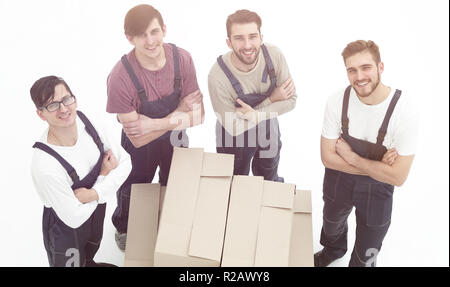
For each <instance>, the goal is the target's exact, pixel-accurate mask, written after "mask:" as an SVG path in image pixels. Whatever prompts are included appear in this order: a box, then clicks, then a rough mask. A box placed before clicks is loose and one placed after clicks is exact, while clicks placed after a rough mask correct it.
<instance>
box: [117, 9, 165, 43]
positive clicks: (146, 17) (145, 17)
mask: <svg viewBox="0 0 450 287" xmlns="http://www.w3.org/2000/svg"><path fill="white" fill-rule="evenodd" d="M155 18H156V19H158V22H159V25H160V26H161V28H163V27H164V21H163V18H162V16H161V14H160V13H159V11H158V10H156V9H155V8H153V6H150V5H147V4H142V5H138V6H135V7H133V8H131V9H130V11H128V12H127V15H126V16H125V21H124V30H125V35H128V36H132V37H133V36H137V35H141V34H143V33H144V32H145V29H147V27H148V25H149V24H150V22H151V21H153V19H155Z"/></svg>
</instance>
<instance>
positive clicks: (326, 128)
mask: <svg viewBox="0 0 450 287" xmlns="http://www.w3.org/2000/svg"><path fill="white" fill-rule="evenodd" d="M339 99H340V98H339V97H338V96H337V95H332V96H331V97H329V98H328V101H327V105H326V107H325V115H324V119H323V127H322V136H323V137H324V138H327V139H337V138H339V136H340V134H341V119H340V108H341V107H342V103H339V102H340V101H339Z"/></svg>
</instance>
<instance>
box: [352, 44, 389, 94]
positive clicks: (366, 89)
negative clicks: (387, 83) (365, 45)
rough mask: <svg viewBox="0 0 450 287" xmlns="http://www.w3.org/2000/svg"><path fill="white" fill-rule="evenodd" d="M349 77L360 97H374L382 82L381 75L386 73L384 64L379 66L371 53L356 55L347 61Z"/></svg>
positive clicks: (364, 52)
mask: <svg viewBox="0 0 450 287" xmlns="http://www.w3.org/2000/svg"><path fill="white" fill-rule="evenodd" d="M345 66H346V68H347V76H348V79H349V81H350V84H351V85H352V87H353V89H355V91H356V93H357V94H358V96H360V97H368V96H370V95H372V93H373V92H374V91H375V89H376V88H377V87H378V85H379V84H380V82H381V73H382V72H383V71H384V64H383V62H380V63H379V64H378V65H377V64H376V62H375V60H374V59H373V57H372V55H371V54H370V52H369V51H362V52H360V53H356V54H354V55H352V56H350V57H348V58H347V59H346V60H345Z"/></svg>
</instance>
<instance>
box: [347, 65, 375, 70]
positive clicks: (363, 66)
mask: <svg viewBox="0 0 450 287" xmlns="http://www.w3.org/2000/svg"><path fill="white" fill-rule="evenodd" d="M359 67H361V68H365V67H373V65H372V64H362V65H360V66H359ZM355 69H356V68H355V67H349V68H347V71H350V70H355Z"/></svg>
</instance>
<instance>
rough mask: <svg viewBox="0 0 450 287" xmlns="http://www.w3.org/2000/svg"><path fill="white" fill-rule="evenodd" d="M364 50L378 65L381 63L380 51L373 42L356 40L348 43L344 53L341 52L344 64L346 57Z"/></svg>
mask: <svg viewBox="0 0 450 287" xmlns="http://www.w3.org/2000/svg"><path fill="white" fill-rule="evenodd" d="M366 50H367V51H369V53H370V54H371V55H372V58H373V60H374V61H375V63H376V64H377V65H378V64H379V63H380V62H381V57H380V49H379V48H378V46H377V44H375V42H374V41H371V40H369V41H364V40H358V41H354V42H351V43H349V44H348V45H347V47H345V49H344V51H342V58H344V63H345V60H347V58H348V57H351V56H353V55H355V54H357V53H361V52H363V51H366Z"/></svg>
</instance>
